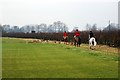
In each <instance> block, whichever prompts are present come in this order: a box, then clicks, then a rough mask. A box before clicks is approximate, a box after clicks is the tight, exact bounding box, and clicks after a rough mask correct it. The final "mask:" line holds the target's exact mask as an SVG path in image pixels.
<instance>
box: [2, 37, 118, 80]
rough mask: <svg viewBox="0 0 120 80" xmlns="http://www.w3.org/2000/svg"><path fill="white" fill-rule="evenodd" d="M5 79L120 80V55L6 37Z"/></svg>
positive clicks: (4, 48) (4, 41) (4, 55)
mask: <svg viewBox="0 0 120 80" xmlns="http://www.w3.org/2000/svg"><path fill="white" fill-rule="evenodd" d="M2 43H3V44H2V45H3V46H2V50H3V52H2V57H3V59H2V60H3V65H2V67H3V71H2V75H3V78H117V77H118V57H117V55H116V53H110V54H108V53H106V52H105V51H100V50H89V49H87V48H86V47H84V46H81V47H80V48H76V47H73V46H70V45H64V44H55V43H26V41H24V40H19V39H14V38H13V39H12V38H3V42H2Z"/></svg>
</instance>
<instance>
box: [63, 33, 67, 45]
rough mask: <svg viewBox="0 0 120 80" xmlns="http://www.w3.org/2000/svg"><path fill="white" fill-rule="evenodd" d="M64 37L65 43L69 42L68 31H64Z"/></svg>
mask: <svg viewBox="0 0 120 80" xmlns="http://www.w3.org/2000/svg"><path fill="white" fill-rule="evenodd" d="M63 38H64V44H65V43H66V44H67V38H68V34H67V32H66V31H64V33H63Z"/></svg>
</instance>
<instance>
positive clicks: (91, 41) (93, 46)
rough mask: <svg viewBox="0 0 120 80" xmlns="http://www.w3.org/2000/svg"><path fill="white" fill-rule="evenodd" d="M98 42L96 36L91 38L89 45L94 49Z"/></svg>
mask: <svg viewBox="0 0 120 80" xmlns="http://www.w3.org/2000/svg"><path fill="white" fill-rule="evenodd" d="M96 44H97V42H96V40H95V38H94V37H92V38H90V39H89V47H90V49H92V50H93V49H95V46H96Z"/></svg>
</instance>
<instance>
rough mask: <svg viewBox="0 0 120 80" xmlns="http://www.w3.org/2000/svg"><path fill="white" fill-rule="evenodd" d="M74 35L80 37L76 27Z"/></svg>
mask: <svg viewBox="0 0 120 80" xmlns="http://www.w3.org/2000/svg"><path fill="white" fill-rule="evenodd" d="M75 37H80V32H79V31H78V29H76V31H75Z"/></svg>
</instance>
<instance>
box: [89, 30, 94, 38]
mask: <svg viewBox="0 0 120 80" xmlns="http://www.w3.org/2000/svg"><path fill="white" fill-rule="evenodd" d="M92 37H94V34H93V32H92V31H90V32H89V39H90V38H92Z"/></svg>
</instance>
